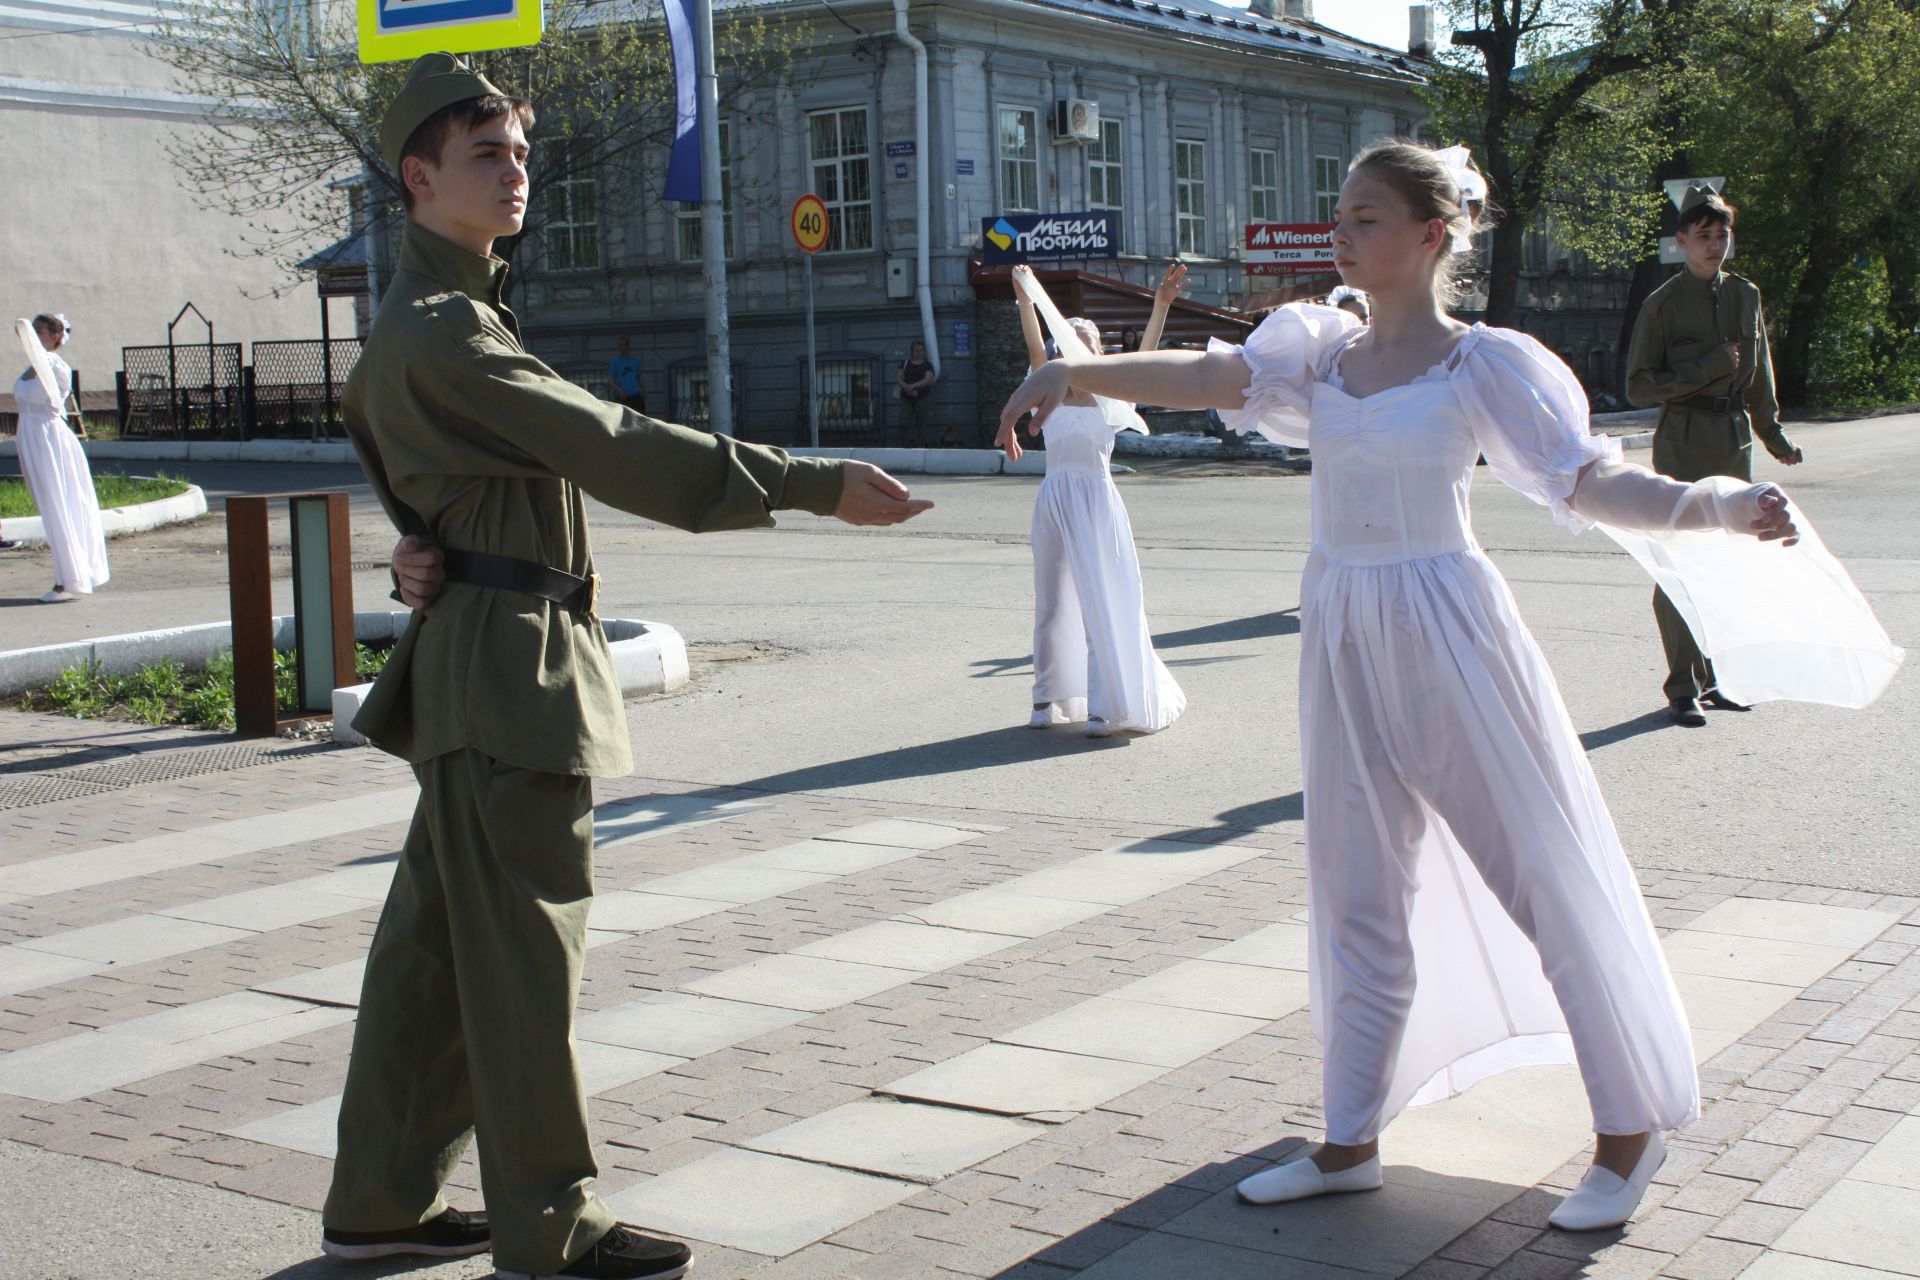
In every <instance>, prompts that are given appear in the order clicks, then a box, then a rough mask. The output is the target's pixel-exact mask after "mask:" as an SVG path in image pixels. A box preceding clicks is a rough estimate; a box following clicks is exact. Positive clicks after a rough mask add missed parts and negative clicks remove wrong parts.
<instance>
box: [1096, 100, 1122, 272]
mask: <svg viewBox="0 0 1920 1280" xmlns="http://www.w3.org/2000/svg"><path fill="white" fill-rule="evenodd" d="M1121 145H1122V138H1121V133H1120V122H1119V121H1118V120H1102V121H1101V122H1100V137H1099V140H1098V141H1096V142H1094V143H1093V145H1091V146H1089V147H1088V148H1087V207H1088V208H1090V209H1111V210H1113V212H1114V214H1115V217H1114V224H1115V226H1116V227H1119V226H1123V225H1124V224H1125V222H1126V219H1125V218H1124V217H1122V216H1119V215H1120V214H1121V212H1122V211H1123V210H1124V209H1125V208H1126V204H1127V197H1126V190H1127V162H1126V152H1125V151H1123V150H1122V149H1121ZM1125 239H1126V237H1125V236H1124V235H1123V236H1122V237H1121V240H1122V243H1123V245H1124V242H1125Z"/></svg>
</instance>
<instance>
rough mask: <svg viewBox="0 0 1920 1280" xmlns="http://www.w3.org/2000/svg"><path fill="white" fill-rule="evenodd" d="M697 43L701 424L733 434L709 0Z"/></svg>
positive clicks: (703, 4)
mask: <svg viewBox="0 0 1920 1280" xmlns="http://www.w3.org/2000/svg"><path fill="white" fill-rule="evenodd" d="M694 25H695V27H696V29H697V30H696V38H697V41H698V43H699V46H700V181H701V185H702V190H701V192H700V195H701V197H702V198H701V201H700V247H701V252H700V274H701V276H702V277H703V278H704V281H705V284H706V286H707V425H708V426H709V427H710V428H712V430H713V433H714V434H715V435H722V436H730V435H732V434H733V341H732V338H731V336H730V335H729V333H728V331H727V211H726V205H725V199H726V192H725V191H724V190H723V189H722V188H723V184H722V183H721V180H720V169H721V162H720V78H719V76H718V75H716V74H715V73H714V69H713V0H697V3H696V4H695V6H694Z"/></svg>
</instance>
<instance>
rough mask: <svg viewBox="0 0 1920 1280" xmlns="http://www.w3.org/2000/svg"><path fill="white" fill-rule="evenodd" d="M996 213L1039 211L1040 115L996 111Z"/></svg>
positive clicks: (1023, 109) (1026, 111)
mask: <svg viewBox="0 0 1920 1280" xmlns="http://www.w3.org/2000/svg"><path fill="white" fill-rule="evenodd" d="M999 115H1000V212H1002V213H1038V212H1040V113H1039V112H1037V111H1034V110H1032V109H1030V108H1027V107H1002V108H1000V113H999Z"/></svg>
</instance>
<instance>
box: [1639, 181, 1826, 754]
mask: <svg viewBox="0 0 1920 1280" xmlns="http://www.w3.org/2000/svg"><path fill="white" fill-rule="evenodd" d="M1733 219H1734V209H1733V206H1732V205H1729V204H1728V203H1727V202H1726V201H1724V200H1722V199H1721V198H1720V196H1719V195H1718V194H1717V193H1716V192H1715V191H1714V190H1713V188H1711V187H1708V186H1694V187H1690V188H1689V189H1688V191H1687V194H1686V196H1685V197H1684V198H1683V199H1682V201H1681V203H1680V220H1679V226H1678V229H1677V231H1676V232H1675V236H1674V239H1675V241H1676V242H1677V243H1678V245H1679V247H1680V249H1681V251H1682V252H1683V253H1685V254H1686V259H1687V265H1686V268H1685V269H1684V270H1682V271H1680V272H1678V273H1676V274H1675V275H1674V276H1673V277H1672V278H1671V279H1670V280H1668V281H1667V282H1666V283H1665V284H1663V285H1661V286H1660V287H1659V288H1658V289H1656V290H1654V292H1653V294H1652V296H1650V297H1649V298H1648V299H1647V301H1646V305H1645V306H1643V307H1642V308H1641V310H1640V318H1639V319H1638V320H1637V321H1635V323H1634V327H1633V342H1632V343H1631V345H1630V346H1629V348H1628V351H1627V398H1628V399H1629V400H1631V401H1632V402H1633V403H1634V404H1637V405H1655V404H1657V405H1659V406H1660V422H1659V426H1658V427H1657V428H1656V429H1655V431H1654V436H1653V469H1654V470H1655V471H1658V472H1659V473H1660V474H1661V475H1664V476H1672V477H1673V478H1674V479H1675V480H1687V481H1693V480H1704V479H1706V478H1707V477H1708V476H1734V477H1737V478H1739V479H1741V480H1747V481H1751V480H1752V479H1753V441H1754V438H1755V437H1756V436H1757V437H1759V439H1760V441H1761V443H1763V444H1764V445H1766V448H1767V452H1768V453H1770V454H1772V455H1773V457H1774V458H1775V459H1777V460H1778V461H1779V462H1781V463H1782V464H1784V465H1786V466H1789V467H1790V466H1793V465H1795V464H1796V463H1798V462H1799V461H1800V460H1801V456H1802V455H1801V452H1800V450H1799V449H1798V448H1796V447H1795V446H1794V444H1793V442H1792V441H1790V440H1788V439H1787V436H1786V432H1784V431H1782V430H1781V429H1780V406H1779V404H1778V403H1777V402H1776V401H1775V400H1774V393H1773V360H1772V357H1771V356H1770V355H1769V354H1768V350H1767V324H1766V318H1765V316H1764V315H1763V314H1762V312H1761V308H1760V290H1759V288H1758V287H1757V286H1756V285H1754V283H1753V282H1752V281H1750V280H1745V279H1742V278H1741V277H1740V276H1737V275H1734V274H1733V273H1732V272H1730V271H1726V270H1724V269H1723V264H1724V263H1725V262H1726V259H1727V256H1728V255H1729V254H1730V253H1731V252H1732V251H1733ZM1653 616H1654V618H1655V620H1656V621H1657V622H1658V623H1659V626H1660V642H1661V644H1662V646H1663V647H1664V648H1665V649H1666V656H1667V679H1666V685H1665V694H1666V699H1667V715H1668V717H1669V718H1670V719H1671V720H1673V722H1674V723H1675V724H1681V725H1687V726H1689V727H1697V726H1699V725H1703V724H1705V723H1706V722H1707V718H1706V715H1705V713H1704V712H1703V711H1702V710H1701V706H1702V704H1705V705H1706V706H1709V707H1714V708H1717V709H1719V710H1726V711H1744V710H1746V708H1745V707H1743V706H1741V705H1740V704H1739V703H1737V702H1734V701H1733V700H1732V699H1730V698H1728V697H1726V696H1725V695H1724V694H1722V693H1721V692H1720V691H1719V689H1718V688H1717V687H1716V685H1715V683H1714V676H1713V664H1712V663H1711V662H1710V661H1708V660H1707V658H1706V656H1705V655H1703V654H1702V653H1701V652H1700V646H1699V645H1698V644H1697V643H1695V641H1694V637H1693V634H1692V632H1690V631H1689V630H1688V629H1687V623H1686V620H1685V619H1684V618H1682V617H1681V616H1680V611H1679V610H1678V609H1676V608H1674V605H1673V602H1672V601H1671V600H1669V599H1667V596H1666V593H1665V592H1663V591H1660V590H1658V589H1655V591H1654V593H1653Z"/></svg>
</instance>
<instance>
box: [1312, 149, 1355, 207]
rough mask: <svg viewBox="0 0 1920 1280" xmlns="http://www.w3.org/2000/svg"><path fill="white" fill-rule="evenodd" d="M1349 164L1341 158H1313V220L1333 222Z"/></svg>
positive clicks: (1318, 156)
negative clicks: (1341, 185) (1341, 186)
mask: <svg viewBox="0 0 1920 1280" xmlns="http://www.w3.org/2000/svg"><path fill="white" fill-rule="evenodd" d="M1346 174H1347V162H1346V161H1345V160H1342V159H1341V158H1340V157H1339V156H1330V155H1316V156H1315V157H1314V158H1313V220H1314V221H1315V222H1332V221H1333V214H1334V210H1335V209H1337V208H1339V207H1340V184H1341V183H1342V182H1344V181H1346Z"/></svg>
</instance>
